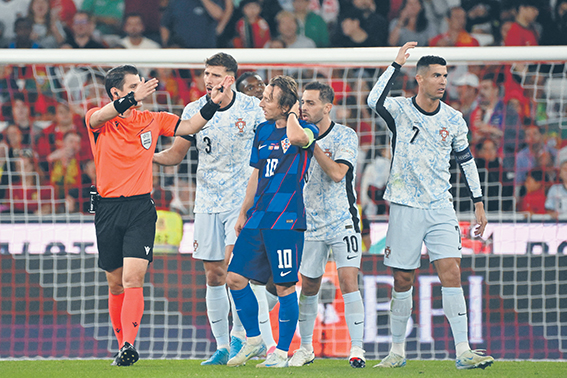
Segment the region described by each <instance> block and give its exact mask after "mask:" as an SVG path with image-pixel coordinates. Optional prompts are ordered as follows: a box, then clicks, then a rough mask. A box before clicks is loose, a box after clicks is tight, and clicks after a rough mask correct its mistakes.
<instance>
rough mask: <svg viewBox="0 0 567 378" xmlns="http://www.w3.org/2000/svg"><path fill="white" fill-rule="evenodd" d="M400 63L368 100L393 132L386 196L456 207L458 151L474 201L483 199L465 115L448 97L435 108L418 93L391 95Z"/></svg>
mask: <svg viewBox="0 0 567 378" xmlns="http://www.w3.org/2000/svg"><path fill="white" fill-rule="evenodd" d="M399 68H400V66H399V65H398V64H396V63H394V64H393V65H392V66H390V67H388V69H386V71H385V72H384V73H383V74H382V75H381V76H380V78H379V79H378V82H377V83H376V84H375V85H374V88H372V91H371V92H370V95H369V96H368V105H369V106H370V107H371V108H372V109H374V111H376V112H377V113H378V114H380V115H381V116H382V118H384V120H385V121H386V123H387V124H388V128H389V129H390V131H391V132H392V163H391V168H390V177H389V179H388V184H387V186H386V193H385V195H384V198H385V199H386V200H388V201H390V202H393V203H397V204H400V205H406V206H411V207H416V208H423V209H440V208H448V207H452V206H453V197H452V196H451V194H450V193H449V189H450V188H451V184H450V182H449V179H450V177H451V174H450V173H449V162H450V159H451V152H453V151H454V152H455V155H456V157H457V161H458V162H459V164H460V165H461V168H462V170H463V172H464V175H465V178H466V180H467V183H468V185H469V189H470V190H471V193H472V197H473V201H474V202H477V201H480V200H481V197H482V193H481V188H480V180H479V177H478V171H477V169H476V164H475V162H474V159H473V158H472V155H471V153H470V150H469V148H468V147H469V144H468V141H467V132H468V128H467V125H466V123H465V120H464V119H463V117H462V114H461V113H460V112H458V111H456V110H454V109H453V108H451V107H450V106H448V105H447V104H445V103H444V102H442V101H440V103H439V107H438V108H437V109H436V110H435V111H434V112H431V113H429V112H426V111H425V110H423V109H421V108H420V107H419V105H417V103H416V101H415V97H413V98H405V97H396V98H392V97H387V95H388V92H389V91H390V88H391V86H392V84H393V81H394V78H395V77H396V76H397V74H398V73H399Z"/></svg>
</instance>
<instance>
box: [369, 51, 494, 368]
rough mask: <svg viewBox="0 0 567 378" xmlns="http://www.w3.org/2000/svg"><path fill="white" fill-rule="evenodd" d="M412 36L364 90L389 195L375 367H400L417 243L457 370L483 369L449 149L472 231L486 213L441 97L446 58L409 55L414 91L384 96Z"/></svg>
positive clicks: (462, 138) (469, 159)
mask: <svg viewBox="0 0 567 378" xmlns="http://www.w3.org/2000/svg"><path fill="white" fill-rule="evenodd" d="M416 45H417V42H408V43H406V44H405V45H403V46H402V47H401V48H400V50H399V51H398V55H397V57H396V60H395V61H394V63H392V65H391V66H390V67H388V69H386V71H385V72H384V73H383V74H382V75H381V76H380V78H379V79H378V82H377V83H376V84H375V85H374V88H372V91H371V92H370V95H369V96H368V105H369V106H370V107H371V108H372V109H374V110H375V111H376V112H377V113H378V114H380V115H381V116H382V118H384V120H385V121H386V123H387V125H388V128H389V129H390V131H391V132H392V165H391V168H390V177H389V179H388V184H387V185H386V193H385V195H384V198H385V199H386V200H388V201H390V220H389V224H388V232H387V234H386V249H385V253H384V264H385V265H387V266H389V267H391V268H392V270H393V275H394V289H393V291H392V303H391V306H390V331H391V333H392V347H391V349H390V353H389V354H388V356H387V357H386V358H384V359H383V360H382V361H381V362H380V363H379V364H378V365H376V366H375V367H384V368H392V367H402V366H405V364H406V359H405V334H406V326H407V322H408V319H409V317H410V316H411V310H412V293H413V282H414V278H415V270H416V269H417V268H419V263H420V258H421V245H422V243H423V242H425V245H426V247H427V251H428V253H429V259H430V260H431V261H432V263H433V264H434V265H435V269H436V271H437V274H438V276H439V280H440V281H441V285H442V288H441V292H442V301H443V311H444V312H445V316H446V317H447V319H448V320H449V324H450V326H451V331H452V332H453V337H454V339H455V346H456V355H457V360H456V366H457V368H458V369H472V368H478V367H480V368H485V367H487V366H489V365H491V364H492V363H493V362H494V359H493V358H492V357H490V356H485V355H483V354H482V353H481V352H479V351H473V350H471V348H470V346H469V342H468V335H467V308H466V304H465V297H464V295H463V289H462V287H461V271H460V263H461V243H460V231H459V223H458V221H457V217H456V215H455V211H454V209H453V198H452V196H451V194H450V193H449V188H450V187H451V184H450V183H449V177H450V173H449V160H450V158H451V152H454V153H455V156H456V159H457V162H458V164H459V165H460V167H461V169H462V171H463V173H464V176H465V178H466V180H467V183H468V186H469V188H470V190H471V194H472V199H473V202H474V207H475V218H476V227H475V231H474V234H475V236H481V235H482V233H483V232H484V228H485V227H486V224H487V220H486V215H485V213H484V205H483V203H482V193H481V189H480V182H479V177H478V171H477V168H476V164H475V162H474V159H473V156H472V154H471V151H470V149H469V146H468V141H467V132H468V129H467V125H466V123H465V121H464V119H463V117H462V115H461V113H459V112H458V111H456V110H454V109H453V108H451V107H450V106H448V105H446V104H445V103H444V102H442V101H441V98H442V97H443V95H444V94H445V88H446V86H447V67H446V65H447V63H446V61H445V59H443V58H441V57H439V56H431V55H429V56H423V57H421V58H420V59H419V61H418V62H417V73H416V76H415V78H416V80H417V83H418V93H417V95H416V96H414V97H412V98H405V97H396V98H391V97H387V95H388V92H389V91H390V88H391V87H392V83H393V82H394V80H395V78H396V76H397V75H398V74H399V72H400V68H401V67H402V66H403V65H404V63H405V62H406V60H407V58H408V57H409V53H408V50H409V49H412V48H414V47H415V46H416Z"/></svg>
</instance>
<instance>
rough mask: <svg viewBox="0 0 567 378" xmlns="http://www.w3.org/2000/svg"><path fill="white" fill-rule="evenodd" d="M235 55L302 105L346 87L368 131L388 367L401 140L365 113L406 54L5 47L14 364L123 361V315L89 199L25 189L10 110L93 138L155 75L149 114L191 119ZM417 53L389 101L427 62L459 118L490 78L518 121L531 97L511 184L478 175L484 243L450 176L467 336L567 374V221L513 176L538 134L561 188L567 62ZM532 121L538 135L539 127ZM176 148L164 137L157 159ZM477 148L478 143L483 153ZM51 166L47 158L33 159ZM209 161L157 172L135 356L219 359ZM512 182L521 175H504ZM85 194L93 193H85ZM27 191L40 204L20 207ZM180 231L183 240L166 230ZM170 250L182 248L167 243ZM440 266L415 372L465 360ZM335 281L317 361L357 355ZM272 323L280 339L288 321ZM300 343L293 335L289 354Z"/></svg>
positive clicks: (370, 314)
mask: <svg viewBox="0 0 567 378" xmlns="http://www.w3.org/2000/svg"><path fill="white" fill-rule="evenodd" d="M221 51H222V52H227V53H229V54H231V55H232V56H234V57H235V59H236V60H237V61H238V64H239V73H242V72H244V71H251V70H254V71H258V72H259V73H260V74H261V76H262V77H263V78H264V79H266V80H267V79H269V78H270V77H272V76H274V75H276V74H280V73H286V74H290V75H291V76H293V77H294V78H296V80H297V82H298V84H299V88H300V90H301V89H302V88H303V86H304V85H305V84H307V83H308V82H310V81H312V80H322V81H326V82H328V83H330V84H331V85H332V86H333V88H334V90H335V93H336V104H335V106H334V109H333V113H332V116H333V119H334V120H335V121H336V122H339V123H343V124H346V125H349V126H351V127H353V128H354V129H355V130H356V131H357V133H358V134H359V138H360V139H359V140H360V143H361V149H360V151H359V156H360V158H359V162H358V164H357V170H358V171H357V188H358V197H359V200H360V202H361V206H362V208H363V211H364V212H365V214H366V215H367V217H368V218H369V220H370V221H371V223H370V233H371V239H372V245H370V246H368V247H369V248H368V252H366V253H365V254H364V255H363V259H362V267H361V277H360V288H361V291H362V296H363V299H364V304H365V331H364V348H365V350H366V352H367V355H366V357H367V358H368V359H380V358H383V357H384V356H385V355H386V354H387V352H388V349H389V343H390V336H389V329H388V322H389V317H388V314H389V299H390V297H391V290H392V282H393V281H392V277H391V271H389V270H388V269H386V267H385V266H384V265H383V255H384V252H385V248H386V245H385V235H386V230H387V220H388V217H387V204H386V203H385V202H384V201H383V200H381V199H380V195H381V190H383V187H381V185H383V184H384V180H385V178H387V172H388V170H389V160H388V159H389V157H388V156H389V155H388V153H387V151H388V144H389V132H388V130H387V127H386V126H385V123H384V122H383V120H381V118H380V117H379V116H378V115H376V114H374V113H373V112H372V111H371V109H370V108H369V107H368V106H367V105H366V97H367V95H368V93H369V91H370V89H371V88H372V85H373V84H374V83H375V82H376V80H377V79H378V77H379V75H380V73H381V72H383V70H384V69H385V68H386V67H387V66H389V65H390V64H391V63H392V61H393V60H394V59H395V57H396V54H397V51H398V48H394V47H389V48H363V49H222V50H221V49H196V50H190V49H161V50H125V49H106V50H81V51H79V50H67V49H61V50H48V49H45V50H42V49H39V50H26V49H4V50H2V54H0V103H1V104H0V105H1V106H2V113H1V114H0V134H2V135H3V139H2V141H0V178H2V181H0V211H1V212H0V273H1V277H2V288H1V290H0V303H1V306H0V336H1V337H0V358H47V357H49V358H51V357H57V358H92V357H97V358H106V357H109V356H112V354H114V353H115V352H116V351H117V345H116V341H115V337H114V334H113V332H112V328H111V325H110V320H109V317H108V307H107V298H108V288H107V286H106V281H105V277H104V274H103V272H102V271H101V270H100V269H99V268H98V266H97V250H96V237H95V231H94V224H93V216H92V215H89V214H88V213H86V212H84V211H83V208H82V207H81V206H82V205H83V204H84V202H81V199H80V198H82V200H84V198H83V197H81V195H80V194H79V195H78V198H77V199H76V201H75V202H76V203H74V204H73V205H72V206H71V205H70V203H69V201H71V200H70V199H69V197H66V196H63V197H61V196H58V194H57V193H58V191H57V190H58V189H57V188H58V187H57V185H56V183H57V180H55V181H53V180H52V178H53V177H52V176H51V175H50V171H49V169H50V168H49V164H47V165H45V166H46V167H47V169H48V171H47V172H44V175H45V176H47V178H46V179H45V180H43V181H42V180H41V175H42V173H41V169H42V168H41V166H40V167H38V168H37V172H35V173H34V174H33V179H30V180H29V182H28V183H27V184H26V185H28V186H27V187H25V186H23V184H22V178H23V177H25V176H26V173H25V172H27V171H26V169H27V168H26V167H27V166H26V164H29V163H30V162H31V161H33V159H31V160H30V157H29V156H27V155H26V154H25V153H20V152H18V153H17V154H14V151H13V150H11V149H10V147H9V145H8V144H7V143H6V141H7V139H6V138H7V137H6V135H7V133H8V132H9V128H10V127H11V125H12V124H13V123H14V120H13V119H12V117H13V114H12V111H13V108H14V107H15V106H27V109H28V111H29V112H30V119H31V120H32V122H33V125H34V127H36V129H37V130H40V131H41V130H42V129H46V128H47V127H49V125H51V124H52V123H53V122H54V121H55V118H56V108H57V106H58V105H59V104H61V103H63V104H66V105H67V106H68V107H69V108H70V111H71V112H72V113H73V114H74V117H76V118H77V122H78V124H80V125H82V121H81V117H84V113H85V112H86V110H87V109H88V108H91V107H93V106H98V105H101V104H104V103H106V102H108V98H107V96H106V92H105V89H104V85H103V78H104V74H105V72H106V70H107V69H108V68H110V67H112V66H115V65H118V64H126V63H128V64H135V65H136V66H137V67H138V68H140V70H141V72H142V74H143V76H145V77H150V76H157V77H158V79H159V80H160V87H158V91H157V92H156V93H155V94H154V95H153V97H152V99H151V100H149V101H147V102H146V104H145V106H146V108H147V109H150V110H156V111H162V110H163V111H169V112H174V113H177V114H181V112H182V110H183V107H184V106H185V105H186V104H187V102H189V101H190V99H191V98H192V96H195V94H199V93H202V89H201V92H199V91H200V90H199V87H198V86H199V80H201V79H200V76H199V75H200V72H199V71H200V70H202V69H203V68H204V61H205V60H206V59H207V58H208V57H210V56H211V55H213V54H215V53H217V52H221ZM410 54H411V56H410V58H409V60H408V63H407V68H404V70H403V71H402V74H401V75H400V76H399V78H398V80H397V81H396V82H395V84H394V86H393V88H392V90H391V95H393V96H412V95H414V94H415V93H416V86H415V83H414V82H413V75H414V71H415V70H414V67H415V64H416V62H417V60H418V59H419V57H421V56H423V55H439V56H442V57H444V58H445V59H446V60H447V63H448V66H449V87H448V92H449V94H448V96H450V97H449V99H448V101H449V103H458V95H457V92H456V89H455V86H454V85H453V84H452V82H454V81H455V80H456V79H458V78H460V77H461V76H463V75H464V73H465V72H467V71H469V72H472V73H475V74H476V76H477V78H478V79H480V80H481V79H482V75H484V74H485V73H491V74H495V76H498V75H501V76H506V75H507V74H510V73H511V74H513V75H515V77H516V79H517V83H518V86H517V87H516V88H515V89H516V90H519V91H520V92H521V96H520V95H519V94H518V93H516V95H517V96H518V97H517V98H516V97H514V96H511V95H512V94H511V91H509V92H507V91H506V90H507V88H504V85H505V82H499V85H500V86H501V97H502V99H503V101H504V100H506V101H510V100H511V99H512V101H511V102H510V103H507V104H508V105H510V106H512V105H511V104H513V103H514V101H513V99H516V100H518V102H519V105H518V106H519V109H521V111H523V112H527V113H525V114H524V113H522V116H520V115H519V114H520V113H518V112H519V111H518V110H517V108H514V109H511V110H510V113H506V114H507V118H506V119H507V122H509V125H508V124H507V125H508V126H511V127H512V126H513V127H516V128H517V129H516V130H515V131H516V132H515V133H512V134H505V136H504V143H506V142H508V146H509V147H510V146H511V150H508V151H507V155H506V152H502V151H497V153H498V154H499V156H500V157H501V158H503V160H505V159H506V158H508V159H511V161H512V163H511V166H508V168H509V169H508V170H507V171H498V174H497V175H496V177H497V178H496V179H494V177H493V176H492V175H493V173H494V171H493V170H491V168H490V167H489V166H488V165H487V166H486V167H479V172H480V173H481V180H482V182H483V188H484V189H485V193H484V195H485V206H486V207H487V208H488V209H489V211H488V213H487V216H488V219H489V225H488V227H487V229H486V232H485V235H484V236H483V237H482V238H476V237H474V236H473V231H472V230H473V228H474V213H473V210H472V207H471V206H470V203H471V201H470V199H469V194H468V189H467V188H466V183H465V182H464V181H463V179H462V178H461V176H460V173H459V171H458V168H456V166H452V167H451V173H452V179H451V181H452V184H453V186H454V189H453V190H452V194H453V196H454V199H455V207H456V211H457V216H458V218H459V222H460V229H461V237H462V248H463V249H462V251H463V259H462V270H463V280H462V283H463V288H464V291H465V294H466V298H467V299H466V301H467V308H468V319H469V338H470V340H471V345H472V346H473V348H479V349H487V351H488V352H489V353H490V354H492V355H493V356H494V357H495V358H500V359H561V360H565V359H567V339H566V338H565V333H566V332H567V319H566V318H565V313H567V296H566V293H567V219H565V218H561V217H559V218H554V217H551V216H550V215H548V214H529V213H527V212H524V211H520V206H519V201H520V199H521V198H522V194H523V193H522V191H521V188H520V185H515V184H514V177H513V174H514V173H515V171H514V168H515V165H514V161H515V160H514V159H515V157H516V156H517V154H518V152H519V151H520V150H521V149H522V148H523V147H524V140H523V132H524V130H525V128H526V127H528V126H530V125H531V124H535V125H537V126H539V127H540V129H542V130H543V131H544V136H543V137H544V142H545V144H546V145H547V146H548V147H549V148H550V149H552V151H553V156H552V157H553V159H552V160H553V161H552V162H551V163H550V162H548V163H546V164H548V168H549V170H548V171H546V174H549V180H550V181H548V182H547V183H546V185H548V186H547V187H545V191H546V192H547V191H548V190H549V186H551V185H556V184H560V183H561V179H560V173H559V169H560V167H559V163H560V159H562V158H561V156H563V155H561V153H562V148H564V150H563V151H565V154H566V157H565V159H566V160H567V147H565V146H566V145H567V68H566V65H565V62H566V61H567V47H566V46H537V47H475V48H428V47H417V48H415V49H414V50H412V51H411V52H410ZM506 95H508V97H506ZM18 99H23V100H21V101H22V102H23V105H22V104H16V101H17V100H18ZM514 112H516V113H514ZM514 117H516V118H514ZM522 117H523V118H522ZM525 119H529V120H530V122H531V123H530V124H524V123H523V120H525ZM171 142H172V140H171V139H170V138H160V140H159V143H158V149H160V150H161V149H164V148H167V146H169V145H170V144H171ZM477 144H478V143H471V150H473V152H476V149H477ZM32 150H33V148H32ZM37 153H38V152H37V151H35V150H34V151H32V156H33V155H34V154H36V155H37ZM26 159H27V160H26ZM197 159H198V156H196V153H195V150H194V149H191V150H190V153H189V154H188V156H187V157H186V158H185V159H184V160H183V162H182V163H181V165H180V166H179V167H162V168H157V169H156V170H155V171H154V176H155V178H156V179H155V185H154V187H155V195H154V198H156V197H157V195H159V200H157V199H156V204H158V205H159V207H161V208H162V210H160V211H162V212H163V214H164V215H163V217H162V216H161V215H160V222H158V234H159V235H158V238H157V239H156V240H159V242H160V243H161V242H163V246H162V247H163V248H162V249H161V253H159V254H158V253H156V255H155V257H154V262H153V263H152V265H151V267H150V269H149V271H148V274H147V276H146V282H145V285H144V296H145V299H146V303H145V312H144V317H143V319H142V322H141V328H140V332H139V336H138V338H137V341H136V343H137V345H136V347H137V348H138V349H139V351H140V353H141V357H142V358H205V357H206V356H207V355H209V354H210V353H211V352H212V351H214V349H215V344H214V338H213V337H212V334H211V331H210V328H209V325H208V321H207V317H206V316H207V315H206V307H205V276H204V271H203V267H202V264H201V263H200V262H198V261H196V260H194V259H192V257H191V253H192V252H193V242H194V240H193V218H194V217H193V213H192V204H193V198H194V195H195V177H196V176H195V174H196V173H195V169H196V164H197ZM508 163H509V162H508ZM28 168H30V167H28ZM32 168H33V167H32ZM30 169H31V168H30ZM88 169H89V167H88V166H87V163H84V165H83V166H81V173H84V174H85V175H86V176H88ZM503 172H507V173H509V174H511V175H512V176H510V177H505V175H504V174H503ZM26 182H27V181H26ZM81 183H82V182H81ZM85 185H86V184H85ZM84 189H85V186H84V185H83V187H80V185H79V193H81V191H84ZM28 192H29V193H32V192H33V193H35V197H33V196H32V195H30V196H28V197H29V198H28V197H26V196H25V195H23V194H22V193H28ZM87 192H88V188H87ZM17 193H20V194H21V195H18V194H17ZM65 193H66V194H69V193H68V192H65ZM566 206H567V205H566ZM168 213H169V214H170V215H171V216H168ZM172 213H176V214H172ZM178 214H179V215H178ZM166 224H172V225H173V226H166ZM160 227H161V228H160ZM171 228H175V231H173V232H168V230H169V231H171ZM166 229H167V230H166ZM171 240H175V242H172V244H168V241H171ZM425 252H426V251H425V248H424V249H423V253H424V256H423V259H422V264H421V269H420V272H419V274H418V276H417V277H416V286H415V290H414V298H413V299H414V307H413V308H414V310H413V314H412V318H411V321H410V323H409V326H408V330H407V335H408V339H407V340H408V346H407V351H408V358H412V359H414V358H417V359H433V358H436V359H437V358H453V357H454V353H455V352H454V345H453V342H452V335H451V331H450V327H449V326H448V323H447V321H446V319H445V318H444V316H443V312H442V305H441V290H440V284H439V281H438V279H437V277H436V273H435V270H434V268H433V266H432V265H431V264H430V263H429V261H428V259H427V256H426V255H425ZM306 253H308V251H306ZM329 266H330V267H331V268H329V269H327V272H326V274H325V277H324V279H323V281H324V284H323V286H322V293H321V298H320V306H319V308H320V313H319V317H318V320H317V324H316V332H315V336H314V343H315V345H316V352H317V354H318V356H320V357H344V356H345V353H346V354H348V346H349V339H348V330H347V327H346V324H345V322H344V304H343V303H342V296H341V295H340V290H339V287H338V281H337V277H336V270H335V269H332V267H333V265H332V262H331V263H330V264H329ZM272 323H273V324H274V327H277V317H276V316H275V314H272ZM298 345H299V342H298V336H297V335H296V337H295V338H294V341H293V344H292V349H293V348H295V347H297V346H298Z"/></svg>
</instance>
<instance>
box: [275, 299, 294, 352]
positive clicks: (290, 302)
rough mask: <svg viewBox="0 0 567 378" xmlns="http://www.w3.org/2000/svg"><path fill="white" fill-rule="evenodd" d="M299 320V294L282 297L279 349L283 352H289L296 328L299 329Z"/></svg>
mask: <svg viewBox="0 0 567 378" xmlns="http://www.w3.org/2000/svg"><path fill="white" fill-rule="evenodd" d="M298 318H299V306H298V303H297V294H296V293H295V291H294V292H293V293H291V294H288V295H286V296H285V297H280V313H279V325H280V336H279V340H278V349H279V350H283V351H286V352H287V351H288V350H289V345H290V344H291V340H292V339H293V334H294V333H295V328H296V327H297V319H298Z"/></svg>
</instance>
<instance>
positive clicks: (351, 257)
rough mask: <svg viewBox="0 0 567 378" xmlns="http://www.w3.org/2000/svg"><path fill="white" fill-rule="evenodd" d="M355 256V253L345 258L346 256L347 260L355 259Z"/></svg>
mask: <svg viewBox="0 0 567 378" xmlns="http://www.w3.org/2000/svg"><path fill="white" fill-rule="evenodd" d="M356 257H357V255H354V256H347V257H346V258H347V260H352V259H355V258H356Z"/></svg>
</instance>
